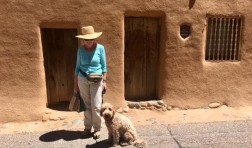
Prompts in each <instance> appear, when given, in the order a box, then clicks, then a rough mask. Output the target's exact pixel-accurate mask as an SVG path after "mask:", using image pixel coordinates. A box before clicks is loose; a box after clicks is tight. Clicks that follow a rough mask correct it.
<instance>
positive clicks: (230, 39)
mask: <svg viewBox="0 0 252 148" xmlns="http://www.w3.org/2000/svg"><path fill="white" fill-rule="evenodd" d="M241 29H242V18H241V17H208V20H207V35H206V38H207V39H206V53H205V60H218V61H238V60H239V59H240V42H241Z"/></svg>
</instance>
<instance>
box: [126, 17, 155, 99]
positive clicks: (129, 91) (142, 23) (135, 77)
mask: <svg viewBox="0 0 252 148" xmlns="http://www.w3.org/2000/svg"><path fill="white" fill-rule="evenodd" d="M159 28H160V27H159V19H158V18H137V17H127V18H125V53H124V60H125V62H124V63H125V65H124V68H125V71H124V76H125V80H124V81H125V82H124V83H125V98H126V100H139V101H140V100H153V99H158V98H157V94H156V84H157V76H158V74H157V73H158V61H159V41H160V39H159V36H160V35H159V34H160V32H159V31H160V29H159Z"/></svg>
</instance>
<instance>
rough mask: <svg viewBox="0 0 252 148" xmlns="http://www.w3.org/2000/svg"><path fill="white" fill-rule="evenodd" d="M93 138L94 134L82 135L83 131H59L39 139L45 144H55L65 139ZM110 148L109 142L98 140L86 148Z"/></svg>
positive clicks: (46, 134)
mask: <svg viewBox="0 0 252 148" xmlns="http://www.w3.org/2000/svg"><path fill="white" fill-rule="evenodd" d="M89 138H93V135H92V134H89V135H87V136H83V135H82V131H67V130H57V131H51V132H48V133H45V134H43V135H41V136H40V137H39V140H40V141H43V142H53V141H58V140H60V139H63V140H65V141H71V140H77V139H89ZM101 147H102V148H109V147H111V145H110V144H108V143H107V140H101V141H99V140H96V142H95V143H93V144H87V145H86V148H101Z"/></svg>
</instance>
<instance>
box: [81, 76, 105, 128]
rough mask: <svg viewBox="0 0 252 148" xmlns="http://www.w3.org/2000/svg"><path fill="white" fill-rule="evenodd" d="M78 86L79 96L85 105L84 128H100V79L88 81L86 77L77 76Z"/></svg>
mask: <svg viewBox="0 0 252 148" xmlns="http://www.w3.org/2000/svg"><path fill="white" fill-rule="evenodd" d="M78 86H79V89H80V96H81V98H82V99H83V101H84V103H85V105H86V111H84V126H85V129H91V128H92V127H93V128H94V131H100V129H101V116H100V110H101V105H102V81H101V82H97V83H94V82H90V81H88V80H87V78H83V77H80V76H78Z"/></svg>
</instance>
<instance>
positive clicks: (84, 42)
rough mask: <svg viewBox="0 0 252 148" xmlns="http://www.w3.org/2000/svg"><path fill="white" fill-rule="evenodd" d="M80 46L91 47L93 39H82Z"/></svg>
mask: <svg viewBox="0 0 252 148" xmlns="http://www.w3.org/2000/svg"><path fill="white" fill-rule="evenodd" d="M81 44H82V45H85V46H87V47H92V46H93V44H94V39H90V40H87V39H82V40H81Z"/></svg>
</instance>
